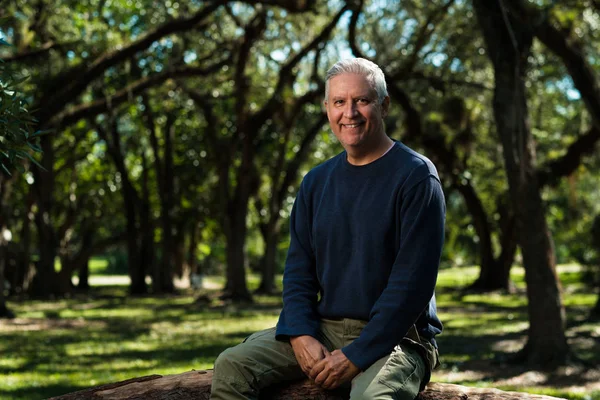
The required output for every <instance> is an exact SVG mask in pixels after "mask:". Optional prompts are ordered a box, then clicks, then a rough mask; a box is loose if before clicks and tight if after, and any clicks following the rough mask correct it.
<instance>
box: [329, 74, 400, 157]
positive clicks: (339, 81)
mask: <svg viewBox="0 0 600 400" xmlns="http://www.w3.org/2000/svg"><path fill="white" fill-rule="evenodd" d="M388 107H389V97H386V98H385V99H384V101H383V104H379V100H378V98H377V92H376V91H375V89H374V88H372V87H371V85H369V82H368V81H367V79H366V78H365V77H364V76H362V75H357V74H341V75H337V76H335V77H333V78H331V79H330V80H329V95H328V98H327V99H326V100H325V108H326V109H327V118H328V119H329V125H330V126H331V130H332V131H333V133H334V134H335V136H336V137H337V138H338V140H339V141H340V143H341V144H342V146H343V147H344V148H345V149H346V150H348V148H349V147H350V148H352V147H354V148H358V146H361V145H362V146H363V147H365V146H367V147H368V145H369V143H374V142H377V141H378V140H379V137H378V136H379V135H384V134H385V133H384V129H383V117H384V116H385V115H386V114H387V110H388ZM374 139H375V140H374Z"/></svg>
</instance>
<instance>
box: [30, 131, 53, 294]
mask: <svg viewBox="0 0 600 400" xmlns="http://www.w3.org/2000/svg"><path fill="white" fill-rule="evenodd" d="M41 147H42V150H43V151H44V155H43V157H42V165H43V166H44V168H45V169H46V171H42V170H40V169H39V168H34V170H33V171H34V176H35V182H34V187H35V190H36V203H37V208H38V210H37V213H36V214H35V223H36V226H37V236H38V250H39V257H40V258H39V260H38V262H37V263H36V268H35V270H36V273H35V276H34V278H33V282H32V284H31V294H32V295H34V296H36V297H49V296H51V295H53V294H54V293H55V288H56V271H55V270H54V262H55V259H56V248H57V246H56V245H57V243H56V234H55V231H54V227H53V226H52V206H53V191H54V179H55V175H54V148H53V147H52V140H51V138H50V137H48V136H42V138H41Z"/></svg>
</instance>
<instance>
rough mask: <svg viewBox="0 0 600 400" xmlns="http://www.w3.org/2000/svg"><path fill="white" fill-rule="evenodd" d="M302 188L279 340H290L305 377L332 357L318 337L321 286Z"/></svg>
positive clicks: (294, 211) (292, 230)
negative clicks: (327, 358) (323, 360)
mask: <svg viewBox="0 0 600 400" xmlns="http://www.w3.org/2000/svg"><path fill="white" fill-rule="evenodd" d="M310 214H311V213H310V210H309V208H308V206H307V203H306V199H305V196H304V189H303V186H301V187H300V190H299V191H298V195H297V197H296V201H295V202H294V206H293V208H292V215H291V218H290V247H289V250H288V256H287V259H286V264H285V270H284V275H283V311H282V312H281V315H280V317H279V323H278V324H277V333H276V338H277V339H278V340H287V339H289V341H290V344H291V345H292V348H293V349H294V354H295V355H296V359H297V360H298V363H299V364H300V367H301V368H302V371H304V373H305V374H307V375H308V374H309V373H310V371H311V369H312V367H313V366H314V365H315V364H316V363H317V362H318V361H319V360H321V359H323V358H324V357H326V356H327V355H329V351H328V350H327V348H326V347H325V346H324V345H323V344H322V343H321V342H319V341H318V340H317V339H316V337H317V336H318V332H319V325H320V321H319V316H318V313H317V311H316V307H317V299H318V292H319V284H318V280H317V275H316V270H315V257H314V253H313V250H312V249H313V246H312V242H311V225H310V221H312V217H311V215H310Z"/></svg>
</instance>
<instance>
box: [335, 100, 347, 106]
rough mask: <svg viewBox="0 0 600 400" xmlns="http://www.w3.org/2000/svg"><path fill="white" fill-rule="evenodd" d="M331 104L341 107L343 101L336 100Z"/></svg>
mask: <svg viewBox="0 0 600 400" xmlns="http://www.w3.org/2000/svg"><path fill="white" fill-rule="evenodd" d="M333 104H335V105H338V106H341V105H342V104H344V100H336V101H334V102H333Z"/></svg>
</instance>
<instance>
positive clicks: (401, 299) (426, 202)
mask: <svg viewBox="0 0 600 400" xmlns="http://www.w3.org/2000/svg"><path fill="white" fill-rule="evenodd" d="M398 207H399V213H400V221H399V223H400V224H401V241H400V248H399V250H398V253H397V255H396V258H395V261H394V264H393V266H392V270H391V273H390V276H389V279H388V283H387V286H386V288H385V289H384V290H383V292H382V294H381V295H380V297H379V299H378V300H377V302H376V303H375V304H374V306H373V308H372V309H371V313H370V316H369V322H368V323H367V325H366V326H365V328H364V329H363V331H362V332H361V334H360V336H359V337H358V338H357V339H356V340H355V341H354V342H352V343H351V344H350V345H348V346H346V347H344V348H342V351H343V353H344V354H345V355H346V357H348V359H349V360H350V361H352V362H353V363H354V364H355V365H356V366H357V367H359V368H360V369H361V370H363V371H364V370H366V369H367V368H369V367H370V366H371V365H372V364H373V363H374V362H375V361H377V360H378V359H380V358H382V357H384V356H385V355H387V354H389V353H390V352H391V351H392V350H393V348H394V346H396V345H398V344H399V343H400V341H401V340H402V338H403V337H404V336H405V335H406V333H407V332H408V330H409V329H410V327H411V326H412V325H413V324H414V323H415V322H416V320H417V319H418V317H419V315H420V314H421V313H422V312H423V310H424V309H425V308H426V307H427V305H428V303H429V301H430V300H431V299H432V297H433V294H434V289H435V283H436V280H437V273H438V268H439V262H440V257H441V252H442V245H443V241H444V220H445V212H446V206H445V201H444V195H443V192H442V188H441V184H440V182H439V180H438V179H437V177H435V176H434V175H429V176H427V177H425V178H424V179H421V180H420V181H419V182H417V183H416V184H414V185H413V186H412V187H411V188H410V189H409V190H408V191H407V192H406V193H405V194H404V195H402V198H401V201H400V203H399V206H398Z"/></svg>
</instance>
